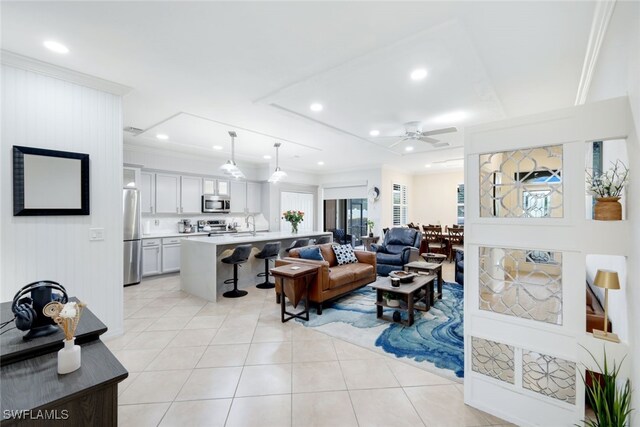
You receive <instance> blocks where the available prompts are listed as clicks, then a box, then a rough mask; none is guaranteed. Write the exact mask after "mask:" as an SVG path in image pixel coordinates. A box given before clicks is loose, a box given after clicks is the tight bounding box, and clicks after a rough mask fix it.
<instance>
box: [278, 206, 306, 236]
mask: <svg viewBox="0 0 640 427" xmlns="http://www.w3.org/2000/svg"><path fill="white" fill-rule="evenodd" d="M303 218H304V212H302V211H286V212H284V213H283V214H282V219H284V220H285V221H288V222H290V223H291V234H296V233H297V232H298V224H300V223H301V222H302V221H304V219H303Z"/></svg>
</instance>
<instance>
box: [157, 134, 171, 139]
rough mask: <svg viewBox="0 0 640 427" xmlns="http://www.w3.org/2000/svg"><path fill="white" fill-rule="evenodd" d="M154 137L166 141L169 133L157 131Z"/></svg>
mask: <svg viewBox="0 0 640 427" xmlns="http://www.w3.org/2000/svg"><path fill="white" fill-rule="evenodd" d="M156 138H158V139H161V140H163V141H166V140H167V139H169V135H165V134H164V133H159V134H157V135H156Z"/></svg>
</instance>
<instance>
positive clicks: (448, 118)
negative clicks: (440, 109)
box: [429, 111, 469, 124]
mask: <svg viewBox="0 0 640 427" xmlns="http://www.w3.org/2000/svg"><path fill="white" fill-rule="evenodd" d="M467 117H469V113H467V112H466V111H453V112H451V113H447V114H442V115H440V116H436V117H434V118H433V119H431V120H429V122H430V123H436V124H453V123H458V122H461V121H462V120H464V119H466V118H467Z"/></svg>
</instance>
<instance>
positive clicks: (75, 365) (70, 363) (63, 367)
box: [58, 337, 81, 374]
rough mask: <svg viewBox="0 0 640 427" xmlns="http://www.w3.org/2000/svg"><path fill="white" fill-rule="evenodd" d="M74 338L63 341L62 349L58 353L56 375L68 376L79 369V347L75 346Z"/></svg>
mask: <svg viewBox="0 0 640 427" xmlns="http://www.w3.org/2000/svg"><path fill="white" fill-rule="evenodd" d="M75 342H76V339H75V337H74V338H72V339H70V340H64V348H63V349H62V350H60V351H58V373H59V374H68V373H70V372H73V371H75V370H78V369H80V350H81V349H80V346H79V345H75Z"/></svg>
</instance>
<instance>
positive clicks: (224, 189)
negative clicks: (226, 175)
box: [216, 179, 229, 196]
mask: <svg viewBox="0 0 640 427" xmlns="http://www.w3.org/2000/svg"><path fill="white" fill-rule="evenodd" d="M216 194H217V195H218V196H228V195H229V181H228V180H226V179H218V180H216Z"/></svg>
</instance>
